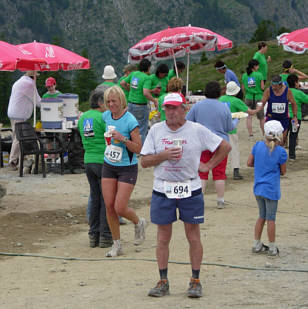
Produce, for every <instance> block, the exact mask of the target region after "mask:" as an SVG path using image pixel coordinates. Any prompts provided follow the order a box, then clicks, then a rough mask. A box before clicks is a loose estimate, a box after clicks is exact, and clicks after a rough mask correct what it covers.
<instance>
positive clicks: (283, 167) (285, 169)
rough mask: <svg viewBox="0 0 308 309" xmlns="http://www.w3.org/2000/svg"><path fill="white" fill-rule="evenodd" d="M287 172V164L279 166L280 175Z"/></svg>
mask: <svg viewBox="0 0 308 309" xmlns="http://www.w3.org/2000/svg"><path fill="white" fill-rule="evenodd" d="M286 172H287V163H283V164H281V165H280V175H285V173H286Z"/></svg>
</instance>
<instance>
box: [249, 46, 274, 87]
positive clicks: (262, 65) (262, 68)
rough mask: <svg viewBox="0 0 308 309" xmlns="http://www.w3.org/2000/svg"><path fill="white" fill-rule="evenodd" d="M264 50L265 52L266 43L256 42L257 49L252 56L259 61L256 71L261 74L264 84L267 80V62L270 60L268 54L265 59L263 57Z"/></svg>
mask: <svg viewBox="0 0 308 309" xmlns="http://www.w3.org/2000/svg"><path fill="white" fill-rule="evenodd" d="M266 52H267V44H266V43H265V42H260V43H259V44H258V51H257V52H256V53H255V54H254V56H253V59H256V60H258V61H259V69H258V72H260V73H261V74H262V76H263V80H264V84H265V82H266V80H267V72H268V62H270V61H271V56H268V57H267V59H266V57H265V54H266Z"/></svg>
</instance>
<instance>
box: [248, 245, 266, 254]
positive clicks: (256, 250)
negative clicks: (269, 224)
mask: <svg viewBox="0 0 308 309" xmlns="http://www.w3.org/2000/svg"><path fill="white" fill-rule="evenodd" d="M268 250H269V247H268V246H266V245H264V244H263V243H262V244H261V246H260V247H252V249H251V251H252V253H266V252H268Z"/></svg>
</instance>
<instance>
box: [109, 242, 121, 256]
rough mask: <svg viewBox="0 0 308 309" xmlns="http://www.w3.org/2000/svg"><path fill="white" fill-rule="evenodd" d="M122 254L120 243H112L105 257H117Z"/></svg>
mask: <svg viewBox="0 0 308 309" xmlns="http://www.w3.org/2000/svg"><path fill="white" fill-rule="evenodd" d="M122 254H123V251H122V245H121V243H120V241H114V242H113V245H112V248H111V250H110V251H108V252H107V253H106V257H117V256H119V255H122Z"/></svg>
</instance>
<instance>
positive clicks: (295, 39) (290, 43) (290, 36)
mask: <svg viewBox="0 0 308 309" xmlns="http://www.w3.org/2000/svg"><path fill="white" fill-rule="evenodd" d="M277 40H278V44H279V45H283V49H284V50H286V51H288V52H292V53H295V54H303V53H304V52H305V51H306V50H307V49H308V28H303V29H298V30H295V31H293V32H290V33H282V34H280V35H279V36H277Z"/></svg>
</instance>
